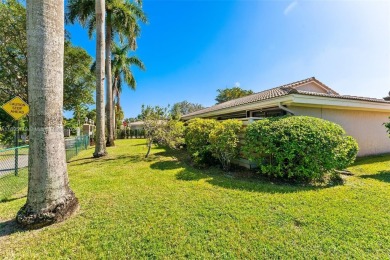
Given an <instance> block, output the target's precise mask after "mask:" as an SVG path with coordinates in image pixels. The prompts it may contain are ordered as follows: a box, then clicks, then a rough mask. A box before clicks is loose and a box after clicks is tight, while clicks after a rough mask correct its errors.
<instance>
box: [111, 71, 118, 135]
mask: <svg viewBox="0 0 390 260" xmlns="http://www.w3.org/2000/svg"><path fill="white" fill-rule="evenodd" d="M116 84H117V77H115V76H114V81H113V83H112V99H113V101H114V99H115V96H117V97H118V89H117V88H116ZM114 92H115V93H116V94H114ZM117 104H118V103H117ZM113 111H114V140H116V138H117V135H116V132H117V128H118V126H117V125H116V115H115V113H116V111H115V102H113Z"/></svg>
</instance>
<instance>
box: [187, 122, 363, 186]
mask: <svg viewBox="0 0 390 260" xmlns="http://www.w3.org/2000/svg"><path fill="white" fill-rule="evenodd" d="M240 137H241V138H243V140H241V141H240ZM185 141H186V145H187V150H188V152H189V153H190V155H191V157H192V158H193V160H194V162H195V163H198V164H213V163H215V162H216V161H219V162H220V163H221V164H222V166H223V168H224V170H229V167H230V164H231V162H232V161H234V160H235V159H238V157H239V156H244V158H246V159H248V160H250V161H252V162H254V163H256V165H257V166H258V169H259V171H260V173H261V174H265V175H268V176H273V177H282V178H288V179H296V180H305V181H310V180H318V179H322V178H323V177H324V175H325V174H326V173H334V172H335V170H342V169H345V168H346V167H347V166H349V165H350V164H351V163H353V162H354V160H355V158H356V155H357V152H358V145H357V142H356V140H355V139H353V138H352V137H351V136H347V135H346V133H345V131H344V129H343V128H342V127H341V126H339V125H337V124H335V123H332V122H329V121H326V120H323V119H319V118H313V117H306V116H287V117H276V118H269V119H263V120H259V121H256V122H254V123H252V124H249V125H248V126H247V127H246V128H245V129H244V128H243V127H242V122H241V121H239V120H235V119H231V120H226V121H222V122H219V121H216V120H213V119H199V118H197V119H193V120H190V121H189V122H188V126H187V128H186V132H185Z"/></svg>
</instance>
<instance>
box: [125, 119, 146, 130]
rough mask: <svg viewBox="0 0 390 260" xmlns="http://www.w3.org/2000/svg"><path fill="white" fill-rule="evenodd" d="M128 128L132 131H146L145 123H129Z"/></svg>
mask: <svg viewBox="0 0 390 260" xmlns="http://www.w3.org/2000/svg"><path fill="white" fill-rule="evenodd" d="M127 127H130V129H131V130H143V129H144V121H135V122H132V123H129V124H128V125H127Z"/></svg>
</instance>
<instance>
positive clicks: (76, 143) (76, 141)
mask: <svg viewBox="0 0 390 260" xmlns="http://www.w3.org/2000/svg"><path fill="white" fill-rule="evenodd" d="M75 146H76V155H77V154H78V151H77V148H78V137H77V136H76V140H75Z"/></svg>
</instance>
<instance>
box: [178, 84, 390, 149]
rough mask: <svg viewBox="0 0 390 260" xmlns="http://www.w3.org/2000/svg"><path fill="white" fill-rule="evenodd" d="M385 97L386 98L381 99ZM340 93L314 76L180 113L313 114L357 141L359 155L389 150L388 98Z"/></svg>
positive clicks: (245, 118)
mask: <svg viewBox="0 0 390 260" xmlns="http://www.w3.org/2000/svg"><path fill="white" fill-rule="evenodd" d="M385 99H386V100H385ZM385 99H376V98H367V97H357V96H347V95H340V94H339V93H337V92H336V91H335V90H333V89H331V88H329V87H328V86H326V85H325V84H323V83H322V82H320V81H318V80H317V79H316V78H314V77H312V78H308V79H304V80H301V81H297V82H293V83H290V84H286V85H282V86H279V87H276V88H272V89H268V90H264V91H261V92H259V93H255V94H252V95H249V96H246V97H242V98H238V99H234V100H231V101H227V102H224V103H221V104H218V105H215V106H212V107H209V108H205V109H202V110H199V111H196V112H193V113H190V114H187V115H184V116H183V117H182V120H185V121H187V120H190V119H192V118H196V117H200V118H215V119H218V120H224V119H230V118H237V119H241V120H243V122H244V125H245V124H250V123H251V122H253V121H254V120H259V119H261V118H265V117H272V116H282V115H303V116H313V117H318V118H322V119H325V120H329V121H332V122H335V123H337V124H339V125H341V126H342V127H343V128H344V129H345V131H346V132H347V134H348V135H351V136H353V137H354V138H355V139H356V140H357V142H358V144H359V148H360V150H359V154H358V155H359V156H366V155H373V154H381V153H390V138H389V135H388V133H387V132H386V128H385V127H384V125H383V123H384V122H388V121H389V116H390V101H388V98H385Z"/></svg>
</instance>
